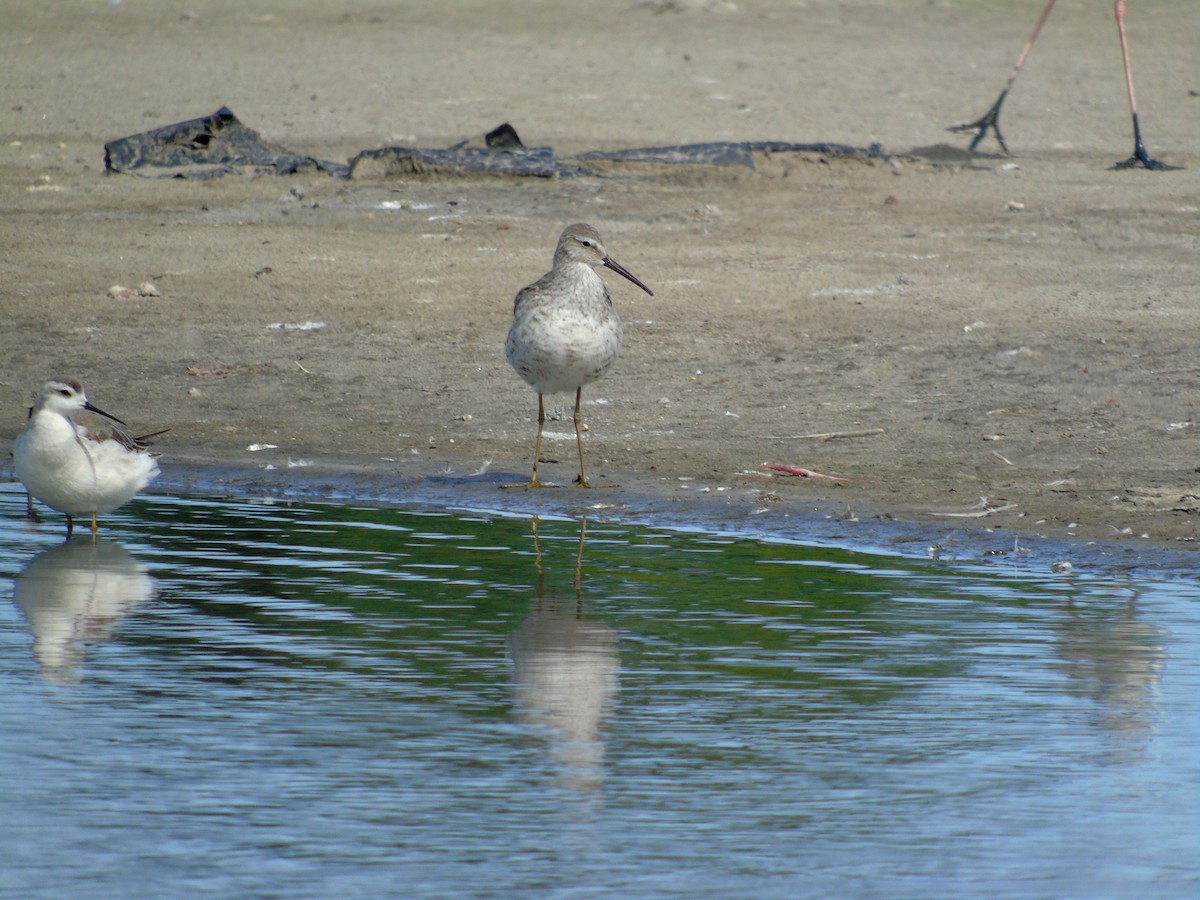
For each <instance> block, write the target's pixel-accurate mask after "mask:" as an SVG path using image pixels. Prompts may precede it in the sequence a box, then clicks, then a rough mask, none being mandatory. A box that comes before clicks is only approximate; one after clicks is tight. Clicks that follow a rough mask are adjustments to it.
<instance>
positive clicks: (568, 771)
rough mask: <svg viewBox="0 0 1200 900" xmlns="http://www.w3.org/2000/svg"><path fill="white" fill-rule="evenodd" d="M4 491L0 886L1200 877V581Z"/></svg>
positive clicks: (160, 890)
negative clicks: (68, 525) (45, 498)
mask: <svg viewBox="0 0 1200 900" xmlns="http://www.w3.org/2000/svg"><path fill="white" fill-rule="evenodd" d="M23 511H24V494H23V493H21V492H20V490H19V486H15V485H4V486H0V568H2V572H0V575H2V576H3V577H0V809H2V813H0V859H2V862H0V895H3V896H5V897H21V898H64V897H71V898H93V897H106V898H107V897H131V896H140V897H205V896H211V897H289V898H291V897H385V896H393V897H451V896H454V897H550V898H556V897H564V898H584V897H613V896H624V897H646V898H658V897H739V898H740V897H746V898H758V897H764V898H768V897H779V898H792V897H798V896H822V897H914V896H921V897H934V896H936V897H961V896H987V897H1016V896H1034V897H1066V896H1072V897H1089V898H1091V897H1129V898H1143V897H1188V898H1192V897H1196V896H1200V849H1198V848H1200V715H1198V712H1200V586H1198V584H1197V583H1188V582H1181V581H1178V580H1177V581H1173V582H1154V581H1149V580H1112V579H1107V578H1103V579H1102V578H1084V577H1074V578H1071V577H1062V576H1056V575H1051V574H1049V573H1045V574H1042V573H1037V574H1030V573H1027V572H1022V571H1020V570H1019V569H1017V568H1014V567H1012V566H1011V565H1009V566H1008V567H1007V568H1004V569H998V570H996V571H987V570H985V569H982V568H979V567H976V568H967V567H961V566H959V567H953V566H948V565H942V564H938V563H934V562H930V561H924V560H906V559H901V558H895V557H882V556H868V555H863V554H858V553H854V552H850V551H845V550H837V549H828V548H812V547H802V546H795V545H790V544H779V543H766V542H762V541H757V540H752V539H748V538H737V537H730V536H716V535H704V534H681V533H674V532H669V531H661V530H654V529H647V528H637V527H627V526H615V525H611V524H605V523H601V522H595V521H591V522H588V523H586V527H585V528H581V524H580V523H579V522H576V521H547V520H545V519H543V520H541V521H540V522H539V523H536V525H535V524H534V523H531V521H530V520H528V519H515V518H503V517H493V516H487V515H478V514H477V515H454V516H451V515H445V514H431V513H420V512H411V511H396V510H390V509H374V508H367V509H362V508H353V507H350V506H332V505H329V506H321V505H311V504H305V505H287V504H282V503H266V502H237V501H227V500H213V501H208V500H195V499H180V498H169V497H151V498H147V499H146V500H144V501H141V502H138V503H135V504H133V505H131V506H130V507H127V508H126V509H125V510H123V511H121V512H120V513H118V514H116V515H113V516H111V517H109V520H108V522H107V523H106V524H107V526H108V527H107V528H106V529H105V530H104V531H102V536H103V539H102V541H101V543H100V544H99V545H97V546H96V547H93V546H92V545H91V543H90V540H88V539H82V540H81V539H78V538H77V539H76V540H74V541H71V542H69V543H65V544H64V543H63V541H62V532H61V527H60V520H59V518H58V517H53V518H51V519H50V521H49V522H47V524H44V525H42V526H33V525H30V524H29V523H27V522H24V521H22V520H21V515H22V513H23Z"/></svg>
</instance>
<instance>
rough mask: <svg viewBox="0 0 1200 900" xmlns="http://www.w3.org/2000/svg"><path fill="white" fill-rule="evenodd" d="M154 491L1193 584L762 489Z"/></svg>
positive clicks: (309, 483) (259, 480)
mask: <svg viewBox="0 0 1200 900" xmlns="http://www.w3.org/2000/svg"><path fill="white" fill-rule="evenodd" d="M161 465H162V474H161V475H160V476H159V478H158V479H156V480H155V482H154V484H153V485H152V489H151V491H150V493H156V492H162V493H175V492H178V493H186V494H200V495H210V496H214V495H215V496H247V495H248V496H264V497H275V498H286V499H294V500H305V501H316V502H334V503H342V502H354V503H360V504H378V505H380V506H391V507H396V506H404V507H413V506H416V507H428V508H434V509H444V510H448V511H481V512H495V513H502V514H506V515H544V516H566V517H569V518H579V517H582V516H587V517H589V518H592V519H603V520H607V521H611V522H614V523H620V524H625V525H644V526H648V527H654V528H665V529H681V530H689V531H691V530H699V531H707V532H712V533H718V534H730V535H739V536H745V537H750V538H755V539H759V540H777V541H786V542H793V543H800V544H815V545H821V546H840V547H844V548H846V549H851V550H857V551H860V552H865V553H879V554H883V555H895V556H901V557H907V558H918V559H928V558H930V557H934V558H937V559H939V560H941V561H943V562H959V563H972V564H975V563H983V564H986V565H988V566H989V567H996V568H998V569H1002V570H1003V569H1006V568H1011V569H1014V570H1027V571H1032V572H1042V573H1044V572H1046V571H1047V570H1048V569H1050V568H1051V567H1055V568H1061V567H1062V564H1063V563H1069V569H1070V570H1071V571H1075V572H1087V573H1089V574H1100V575H1114V574H1121V575H1126V574H1130V573H1134V572H1136V573H1138V574H1140V575H1142V576H1153V577H1162V578H1186V579H1191V578H1195V577H1197V575H1200V557H1198V556H1197V551H1196V548H1195V547H1194V545H1186V546H1181V547H1179V548H1175V547H1170V546H1164V545H1162V544H1160V543H1155V542H1153V541H1149V540H1145V541H1139V539H1137V538H1131V537H1130V536H1128V535H1123V536H1114V538H1113V539H1111V540H1091V539H1085V538H1078V539H1071V538H1061V537H1053V536H1047V535H1044V534H1039V533H1037V531H1036V530H1034V529H1033V527H1032V526H1031V528H1030V530H1028V531H1025V530H1015V529H1011V528H1003V527H997V526H994V525H992V524H990V523H989V522H988V520H987V519H986V518H979V519H949V518H948V519H945V520H932V521H922V520H920V519H917V518H912V519H900V518H895V517H893V516H892V515H891V514H890V513H879V512H877V511H874V510H865V509H862V508H859V509H856V510H853V511H851V510H848V509H847V508H846V507H844V506H838V505H833V504H820V503H814V502H802V501H796V500H784V501H781V502H774V503H770V504H760V503H758V502H757V501H756V497H757V495H758V493H759V490H758V489H757V488H754V489H751V488H746V487H736V488H735V487H730V488H728V489H726V488H719V489H706V488H705V487H704V486H703V485H700V484H696V485H694V486H691V489H689V490H687V491H686V492H683V491H680V490H679V486H678V485H674V484H672V485H670V486H669V487H666V486H664V483H663V482H662V480H661V479H658V480H655V479H653V478H647V477H644V476H632V475H630V476H623V477H622V484H621V487H620V488H619V489H597V490H579V489H576V488H572V487H560V488H552V489H545V490H530V489H526V488H517V489H513V490H505V489H503V488H502V487H501V485H503V484H504V483H506V482H507V481H508V480H509V479H510V477H511V476H508V475H505V474H504V473H489V472H485V473H482V474H477V475H476V474H469V473H457V472H450V473H447V474H445V475H442V476H433V477H414V476H412V475H405V474H402V473H398V472H397V470H396V467H394V466H388V465H385V464H375V463H371V462H364V461H362V460H357V459H356V460H339V459H325V458H322V459H319V460H308V461H306V462H305V463H304V464H303V465H293V466H288V467H287V468H268V467H266V466H263V465H258V466H254V465H239V464H227V463H222V464H215V463H211V462H208V461H202V460H190V461H187V462H184V463H179V462H172V463H165V462H164V463H161Z"/></svg>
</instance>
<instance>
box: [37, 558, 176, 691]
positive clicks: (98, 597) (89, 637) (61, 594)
mask: <svg viewBox="0 0 1200 900" xmlns="http://www.w3.org/2000/svg"><path fill="white" fill-rule="evenodd" d="M156 590H157V588H156V582H155V579H154V577H153V576H152V575H150V574H149V573H148V572H147V571H146V567H145V566H143V565H142V564H141V563H140V562H138V561H137V560H136V559H135V558H134V557H133V556H131V555H130V553H129V552H128V551H127V550H126V549H125V548H124V547H122V546H121V545H120V544H117V543H113V542H112V541H98V542H96V543H94V544H93V543H92V542H90V541H86V540H75V541H66V542H65V543H62V544H59V545H58V546H57V547H52V548H51V549H49V550H46V551H45V552H43V553H39V554H38V555H37V556H35V557H34V558H33V559H31V560H30V561H29V562H28V563H26V565H25V568H24V569H22V570H21V574H20V575H18V576H17V577H16V580H15V581H14V583H13V601H14V602H15V603H16V604H17V606H18V607H19V608H20V609H21V611H22V612H23V613H24V614H25V620H26V622H28V623H29V630H30V631H31V632H33V655H34V657H35V658H36V659H37V661H38V663H39V664H40V665H41V667H42V673H43V675H45V677H46V678H48V679H51V680H54V681H77V680H78V679H79V672H78V669H79V666H80V665H81V664H82V663H83V655H84V649H85V648H84V644H85V643H87V642H95V641H103V640H108V639H109V638H110V637H111V636H112V630H113V626H114V625H116V623H117V621H118V620H119V619H120V618H121V616H122V615H124V614H125V613H126V612H128V611H129V610H130V609H132V608H133V607H134V606H136V605H137V604H139V603H143V602H145V601H146V600H150V599H151V598H153V597H154V595H155V592H156Z"/></svg>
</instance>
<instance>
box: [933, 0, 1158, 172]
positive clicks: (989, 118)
mask: <svg viewBox="0 0 1200 900" xmlns="http://www.w3.org/2000/svg"><path fill="white" fill-rule="evenodd" d="M1055 2H1056V0H1049V2H1047V3H1046V7H1045V9H1043V10H1042V14H1041V16H1040V17H1039V18H1038V21H1037V25H1035V26H1034V28H1033V34H1031V35H1030V36H1029V40H1028V41H1026V42H1025V47H1024V49H1022V50H1021V55H1020V56H1018V57H1017V62H1016V65H1014V66H1013V69H1012V71H1011V72H1010V73H1009V75H1008V82H1007V83H1006V84H1005V85H1004V90H1002V91H1001V92H1000V96H999V97H998V98H997V99H996V102H995V103H993V104H992V108H991V109H989V110H988V111H987V112H986V113H984V114H983V115H982V116H980V117H979V118H978V119H976V120H975V121H973V122H959V123H957V124H955V125H951V126H950V127H949V128H948V129H946V130H947V131H974V132H975V137H974V139H973V140H972V141H971V147H970V149H971V150H974V149H975V148H976V147H978V146H979V142H980V141H982V140H983V139H984V137H985V136H986V135H987V133H988V129H991V130H992V131H994V132H995V133H996V140H997V141H998V142H999V143H1000V148H1001V149H1002V150H1003V151H1004V152H1005V153H1008V145H1007V144H1005V143H1004V135H1002V134H1001V133H1000V107H1001V106H1003V105H1004V98H1005V97H1007V96H1008V91H1009V89H1010V88H1011V87H1012V86H1013V82H1014V81H1016V80H1017V74H1018V73H1019V72H1020V71H1021V66H1023V65H1024V64H1025V57H1027V56H1028V55H1029V51H1030V50H1032V49H1033V42H1034V41H1036V40H1037V37H1038V34H1039V33H1041V30H1042V26H1043V25H1045V24H1046V19H1047V18H1048V17H1049V16H1050V10H1052V9H1054V4H1055ZM1114 12H1115V13H1116V17H1117V34H1118V36H1119V37H1120V39H1121V56H1122V58H1123V59H1124V61H1125V88H1126V91H1127V92H1128V94H1129V112H1130V114H1131V115H1132V117H1133V156H1131V157H1129V159H1127V160H1125V161H1124V162H1119V163H1117V165H1116V166H1115V168H1118V169H1129V168H1133V167H1134V166H1139V165H1140V166H1145V167H1146V168H1147V169H1174V168H1177V166H1168V165H1165V164H1164V163H1161V162H1159V161H1158V160H1156V159H1151V158H1150V155H1149V154H1148V153H1147V152H1146V147H1145V145H1144V144H1143V143H1142V127H1141V125H1139V124H1138V114H1137V101H1136V100H1134V98H1133V68H1132V67H1131V66H1130V64H1129V45H1128V44H1127V43H1126V41H1125V0H1116V5H1115V7H1114Z"/></svg>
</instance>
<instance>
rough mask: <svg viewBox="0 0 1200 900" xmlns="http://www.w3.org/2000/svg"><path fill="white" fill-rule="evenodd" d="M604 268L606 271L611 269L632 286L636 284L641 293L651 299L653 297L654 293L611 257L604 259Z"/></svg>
mask: <svg viewBox="0 0 1200 900" xmlns="http://www.w3.org/2000/svg"><path fill="white" fill-rule="evenodd" d="M604 267H605V268H607V269H612V270H613V271H614V272H616V273H617V274H618V275H623V276H625V277H626V278H628V279H629V280H630V281H632V282H633V283H634V284H636V285H637V286H638V287H640V288H641V289H642V290H643V291H645V292H646V293H647V294H649V295H650V296H651V297H653V296H654V291H652V290H650V288H648V287H646V286H645V285H644V284H642V282H641V280H640V279H639V278H638V277H637V276H636V275H634V274H633V273H632V272H630V271H629V270H628V269H627V268H625V267H624V266H623V265H621V264H620V263H619V262H617V261H616V260H615V259H612V258H611V257H608V256H606V257H604Z"/></svg>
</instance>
